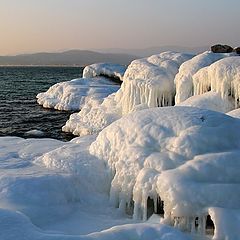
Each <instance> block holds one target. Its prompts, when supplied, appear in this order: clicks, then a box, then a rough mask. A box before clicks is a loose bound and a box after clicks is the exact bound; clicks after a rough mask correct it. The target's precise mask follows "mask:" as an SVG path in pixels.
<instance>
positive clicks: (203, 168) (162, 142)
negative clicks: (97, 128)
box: [90, 107, 240, 237]
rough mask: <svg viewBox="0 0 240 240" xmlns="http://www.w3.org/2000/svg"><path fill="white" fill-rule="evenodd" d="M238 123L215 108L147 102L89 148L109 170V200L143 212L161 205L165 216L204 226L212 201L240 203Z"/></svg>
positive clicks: (219, 204) (159, 208)
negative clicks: (156, 105) (149, 105)
mask: <svg viewBox="0 0 240 240" xmlns="http://www.w3.org/2000/svg"><path fill="white" fill-rule="evenodd" d="M238 129H240V121H239V120H238V119H236V118H232V117H230V116H227V115H225V114H223V113H218V112H215V111H210V110H205V109H198V108H191V107H164V108H152V109H148V110H142V111H138V112H136V113H133V114H129V115H127V116H125V117H123V118H121V119H120V120H118V121H116V122H114V123H113V124H111V125H110V126H108V127H107V128H105V129H104V130H103V131H102V132H101V133H100V134H99V135H98V137H97V139H96V141H95V142H93V143H92V145H91V146H90V152H91V154H94V155H96V156H97V157H98V158H101V159H103V160H104V161H106V163H107V164H108V166H109V167H110V168H111V170H112V178H113V180H112V182H111V191H110V200H111V202H112V204H113V205H115V206H118V207H119V208H120V209H122V210H127V211H128V212H131V211H132V208H134V209H133V216H134V217H135V218H143V219H146V218H147V216H148V215H149V211H152V212H153V211H155V212H158V211H159V212H161V211H163V210H164V218H165V220H164V221H165V222H167V223H170V224H173V225H175V226H177V227H179V228H181V229H184V230H189V231H195V230H197V231H198V232H204V231H205V226H206V217H207V216H208V215H209V214H210V213H209V211H208V209H209V208H211V207H221V208H226V209H227V208H236V209H240V202H239V196H240V176H239V173H238V171H239V168H240V160H239V155H240V139H239V131H238ZM229 196H231V198H229ZM133 202H134V204H133ZM151 205H152V208H150V206H151ZM133 206H134V207H133ZM150 213H151V212H150ZM197 217H198V219H199V223H198V227H196V226H195V220H196V218H197ZM214 224H215V225H216V224H218V223H217V222H216V221H215V222H214ZM234 231H238V230H237V229H234ZM226 236H227V235H225V236H222V237H226Z"/></svg>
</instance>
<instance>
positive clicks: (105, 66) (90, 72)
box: [83, 63, 127, 81]
mask: <svg viewBox="0 0 240 240" xmlns="http://www.w3.org/2000/svg"><path fill="white" fill-rule="evenodd" d="M126 69H127V67H126V66H124V65H120V64H112V63H95V64H92V65H89V66H86V67H85V68H84V69H83V78H94V77H99V76H104V77H108V78H113V79H118V80H120V81H122V80H123V75H124V73H125V71H126Z"/></svg>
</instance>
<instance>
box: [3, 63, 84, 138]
mask: <svg viewBox="0 0 240 240" xmlns="http://www.w3.org/2000/svg"><path fill="white" fill-rule="evenodd" d="M82 70H83V69H82V68H80V67H0V136H20V137H26V134H25V133H26V132H28V131H30V130H40V131H43V132H44V134H45V135H44V136H45V137H50V138H55V139H60V140H63V141H68V140H70V139H72V138H73V135H71V134H67V133H63V132H62V131H61V127H62V126H63V125H64V123H65V122H66V121H67V120H68V118H69V115H70V114H71V113H69V112H65V111H57V110H52V109H44V108H43V107H42V106H39V105H38V104H37V101H36V95H37V94H38V93H40V92H44V91H46V90H47V89H48V88H49V87H50V86H52V85H54V84H55V83H58V82H63V81H69V80H71V79H74V78H79V77H81V76H82Z"/></svg>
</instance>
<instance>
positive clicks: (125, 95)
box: [116, 52, 193, 114]
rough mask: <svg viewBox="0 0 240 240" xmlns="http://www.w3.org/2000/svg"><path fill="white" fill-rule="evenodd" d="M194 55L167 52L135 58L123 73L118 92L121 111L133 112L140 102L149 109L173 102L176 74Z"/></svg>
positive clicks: (117, 97) (170, 104) (124, 112)
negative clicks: (121, 83)
mask: <svg viewBox="0 0 240 240" xmlns="http://www.w3.org/2000/svg"><path fill="white" fill-rule="evenodd" d="M192 57H193V55H192V54H183V53H175V52H164V53H161V54H158V55H153V56H151V57H149V58H144V59H138V60H135V61H133V62H132V63H131V64H130V65H129V67H128V68H127V71H126V72H125V74H124V81H123V85H122V88H121V92H119V93H118V94H116V101H117V102H119V103H120V104H121V107H122V113H123V114H127V113H129V112H131V111H134V108H135V107H136V106H138V105H144V106H146V107H148V108H149V107H150V108H151V107H163V106H172V105H174V96H175V85H174V77H175V75H176V74H177V72H178V68H179V67H180V65H181V64H182V63H183V62H185V61H187V60H189V59H191V58H192Z"/></svg>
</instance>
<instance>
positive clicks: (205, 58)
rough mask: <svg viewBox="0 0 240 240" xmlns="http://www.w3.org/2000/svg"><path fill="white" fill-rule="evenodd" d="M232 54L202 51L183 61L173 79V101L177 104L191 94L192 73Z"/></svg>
mask: <svg viewBox="0 0 240 240" xmlns="http://www.w3.org/2000/svg"><path fill="white" fill-rule="evenodd" d="M232 55H234V53H213V52H204V53H201V54H199V55H197V56H195V57H194V58H192V59H190V60H189V61H186V62H184V63H183V64H182V65H181V67H180V68H179V72H178V74H177V75H176V77H175V80H174V81H175V84H176V96H175V102H176V103H177V104H178V103H180V102H183V101H184V100H186V99H187V98H189V97H191V96H193V92H194V91H193V75H194V74H195V73H196V72H197V71H198V70H200V69H201V68H204V67H207V66H209V65H211V64H212V63H214V62H216V61H218V60H220V59H222V58H225V57H229V56H232Z"/></svg>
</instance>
